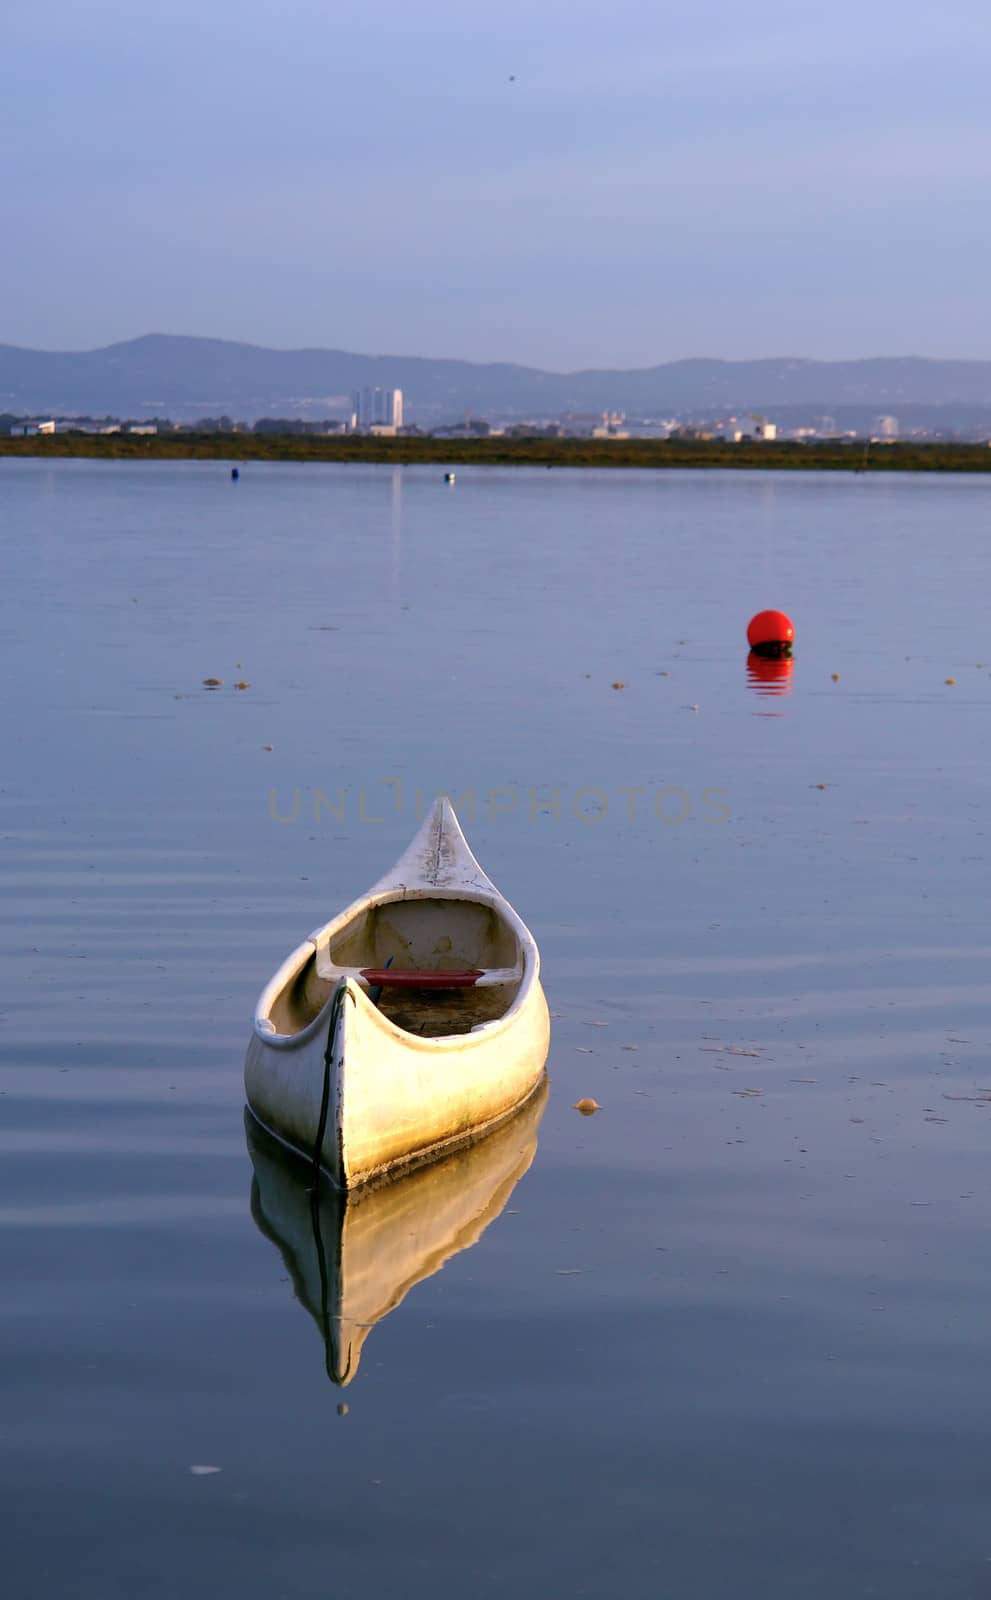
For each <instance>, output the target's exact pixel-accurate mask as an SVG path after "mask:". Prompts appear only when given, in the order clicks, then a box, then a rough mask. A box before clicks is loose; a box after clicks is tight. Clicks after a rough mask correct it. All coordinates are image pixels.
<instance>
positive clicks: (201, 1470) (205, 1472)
mask: <svg viewBox="0 0 991 1600" xmlns="http://www.w3.org/2000/svg"><path fill="white" fill-rule="evenodd" d="M189 1470H190V1472H191V1473H192V1475H193V1477H194V1478H209V1477H210V1476H211V1474H212V1473H214V1472H223V1470H224V1469H223V1467H190V1469H189Z"/></svg>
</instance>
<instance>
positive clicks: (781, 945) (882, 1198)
mask: <svg viewBox="0 0 991 1600" xmlns="http://www.w3.org/2000/svg"><path fill="white" fill-rule="evenodd" d="M441 480H442V471H441V469H438V468H427V469H422V470H414V469H405V470H398V471H392V470H390V469H363V468H359V467H347V468H341V469H335V468H318V467H305V468H278V467H270V468H263V467H252V466H248V467H246V468H242V474H241V480H240V482H239V483H238V484H232V483H231V481H230V478H229V472H228V470H227V469H226V468H224V467H223V466H222V465H214V464H207V465H162V466H155V465H147V466H134V467H131V466H127V465H124V464H115V465H112V466H106V467H104V466H101V465H91V464H82V463H80V464H75V463H64V464H58V465H55V466H48V465H44V464H40V463H31V462H16V461H10V460H8V461H3V462H0V528H2V535H3V544H2V550H3V584H2V590H0V663H2V671H3V679H4V685H5V694H4V726H3V778H2V783H0V835H2V840H3V855H2V864H0V870H2V889H3V899H2V911H0V915H2V926H0V940H2V954H3V963H2V980H0V982H2V991H0V1152H2V1161H0V1265H2V1283H3V1293H2V1298H0V1374H2V1378H0V1381H2V1384H3V1399H2V1405H0V1492H2V1504H3V1524H4V1541H3V1564H4V1583H5V1594H7V1595H9V1596H10V1597H11V1600H20V1597H21V1596H25V1597H28V1596H30V1597H34V1596H38V1595H46V1596H49V1595H50V1596H59V1597H60V1596H63V1595H64V1596H71V1597H72V1600H118V1597H120V1600H132V1597H133V1596H135V1595H139V1594H140V1595H143V1596H148V1597H154V1600H172V1597H180V1596H181V1597H183V1600H190V1597H192V1600H198V1597H200V1596H208V1595H209V1596H214V1595H217V1594H221V1593H237V1594H238V1595H240V1596H241V1597H243V1600H255V1597H258V1600H262V1597H265V1600H268V1597H276V1596H283V1595H285V1596H293V1597H296V1596H300V1597H306V1600H309V1597H318V1596H319V1597H324V1596H328V1597H329V1596H334V1597H335V1600H337V1597H341V1596H352V1595H353V1596H361V1597H363V1600H367V1597H368V1596H373V1597H374V1596H378V1595H384V1594H404V1595H411V1596H421V1595H422V1596H427V1595H430V1596H434V1595H436V1594H437V1593H443V1594H448V1595H454V1596H458V1597H460V1596H475V1595H488V1594H492V1595H504V1594H507V1593H513V1594H516V1595H521V1596H526V1597H529V1596H534V1597H536V1596H543V1595H547V1594H561V1595H569V1596H595V1597H603V1600H605V1597H610V1600H611V1597H614V1596H623V1597H636V1600H639V1597H644V1600H647V1597H650V1600H654V1597H663V1600H668V1597H670V1600H738V1597H740V1596H750V1595H753V1596H759V1597H761V1600H794V1597H795V1596H797V1595H800V1596H802V1597H803V1600H820V1597H821V1600H835V1597H836V1596H839V1595H845V1596H879V1597H891V1600H914V1597H923V1596H924V1597H930V1596H931V1597H934V1600H935V1597H939V1600H945V1597H986V1596H987V1595H989V1594H991V1530H989V1527H988V1521H987V1503H988V1496H989V1492H991V1467H989V1465H988V1462H989V1458H991V1391H989V1386H988V1382H987V1364H988V1358H989V1353H991V1277H989V1273H988V1268H987V1216H988V1204H989V1198H991V1173H989V1163H988V1146H989V1140H991V1126H989V1124H991V1067H989V1047H991V1017H989V1014H988V999H987V964H988V956H989V953H991V937H989V934H988V929H987V904H988V895H987V852H988V837H987V829H988V817H989V800H991V795H989V765H988V756H987V751H988V735H989V729H991V633H989V629H988V624H987V606H986V596H987V594H988V592H989V588H991V540H989V539H988V527H989V519H991V499H989V490H988V488H987V486H986V485H985V484H983V483H981V482H978V481H975V480H972V479H952V478H935V479H928V478H926V479H924V478H919V479H913V478H910V477H906V476H900V475H896V476H892V477H890V478H885V477H873V476H872V477H850V478H846V477H842V478H841V477H839V476H836V477H833V476H821V477H813V476H810V477H808V478H799V477H793V476H784V475H782V476H775V475H773V474H768V475H766V476H764V475H756V474H755V475H752V476H748V475H745V474H742V473H741V474H723V475H721V474H718V473H712V474H707V473H702V474H691V473H682V474H674V473H672V474H670V475H668V476H663V475H657V476H652V475H650V474H634V473H618V474H615V475H610V474H605V473H603V474H596V473H582V474H569V473H566V472H559V471H554V472H546V471H532V472H531V471H526V470H519V471H506V472H495V471H485V470H482V469H476V470H468V469H466V470H463V471H459V473H458V481H457V483H456V485H455V486H454V487H453V488H447V487H446V486H445V485H444V484H443V482H442V481H441ZM764 605H781V606H784V607H785V608H786V609H787V610H788V611H789V612H790V613H791V614H792V616H793V617H794V618H795V620H796V624H797V629H798V646H797V654H796V658H795V661H794V667H793V671H792V673H791V675H790V676H788V677H777V676H775V675H774V674H773V673H772V674H771V675H768V673H767V672H766V671H762V672H760V673H757V674H755V673H754V671H753V670H749V671H748V665H747V660H746V650H745V648H744V647H741V640H742V637H743V630H744V627H745V624H746V621H747V618H748V617H749V615H750V614H751V613H752V612H753V611H755V610H757V609H759V608H760V607H762V606H764ZM982 663H983V664H982ZM833 673H839V675H840V676H839V680H838V681H835V682H834V681H833V679H832V677H831V674H833ZM209 676H216V677H219V678H222V679H223V680H224V684H223V687H222V688H221V689H218V690H216V691H214V692H211V691H209V690H206V689H204V688H202V687H201V680H202V679H204V678H206V677H209ZM947 678H955V680H956V682H955V684H953V685H948V684H946V683H945V682H944V680H945V679H947ZM242 680H243V681H247V682H248V683H249V684H250V688H248V689H245V690H237V689H235V688H234V684H235V683H236V682H238V681H242ZM615 682H622V683H623V684H624V685H625V687H623V688H622V689H614V688H612V687H611V685H612V684H613V683H615ZM267 746H271V747H272V748H271V749H270V750H269V749H268V748H266V747H267ZM441 789H443V790H447V791H448V792H450V793H452V794H453V795H454V796H455V798H456V803H457V804H458V809H459V814H460V816H461V819H462V822H463V823H464V825H465V828H466V831H467V832H468V834H469V836H470V839H471V842H472V844H473V846H474V848H475V850H476V853H477V854H478V856H479V858H480V859H481V861H482V863H483V865H484V866H485V868H486V869H487V870H488V871H489V872H490V874H491V875H492V877H493V878H494V879H495V880H496V882H498V883H499V884H500V886H501V887H502V888H503V889H504V890H505V892H506V893H507V895H508V896H509V898H510V899H511V900H512V902H513V903H514V904H515V905H516V906H517V908H518V909H519V910H520V911H521V913H522V915H523V916H524V917H525V919H526V920H527V922H528V923H529V924H530V926H531V927H532V929H533V931H534V932H535V934H536V936H537V939H538V941H539V943H540V946H541V950H542V954H543V960H544V972H545V981H546V988H547V992H548V997H549V1001H550V1005H551V1009H552V1012H553V1013H554V1014H555V1020H554V1023H553V1030H554V1031H553V1037H552V1044H551V1055H550V1061H549V1065H550V1072H551V1089H550V1095H549V1097H548V1100H547V1103H546V1107H545V1108H544V1109H543V1114H542V1118H540V1119H539V1127H537V1128H532V1129H529V1130H522V1131H521V1133H520V1143H519V1147H518V1148H517V1149H515V1150H509V1149H508V1148H507V1149H504V1150H502V1151H496V1152H495V1154H494V1155H490V1157H489V1167H488V1168H485V1166H484V1163H483V1166H482V1168H479V1167H478V1165H477V1163H476V1164H475V1165H472V1166H470V1167H469V1168H468V1169H466V1171H465V1173H464V1174H463V1175H459V1174H457V1173H455V1174H453V1176H451V1175H448V1177H447V1178H445V1176H444V1175H443V1174H441V1175H439V1176H438V1178H437V1183H438V1184H439V1185H442V1184H443V1183H445V1182H446V1183H447V1188H446V1189H445V1191H444V1193H445V1194H446V1195H447V1197H448V1199H450V1197H451V1195H452V1194H453V1195H454V1197H455V1200H457V1199H458V1197H459V1196H461V1195H462V1194H464V1193H467V1189H466V1187H465V1186H466V1185H469V1184H473V1185H474V1186H475V1190H477V1197H478V1199H477V1206H476V1212H477V1213H478V1215H479V1216H481V1223H480V1224H479V1225H478V1226H475V1228H474V1232H475V1233H476V1234H477V1235H478V1237H477V1241H476V1242H475V1243H474V1244H472V1245H471V1247H470V1248H461V1249H460V1253H455V1254H454V1255H452V1256H451V1258H450V1259H449V1260H448V1262H447V1264H446V1266H444V1268H443V1270H442V1271H440V1272H439V1273H437V1274H436V1275H434V1276H431V1277H427V1278H425V1279H423V1281H420V1282H418V1283H415V1284H414V1286H413V1287H411V1288H410V1289H409V1292H408V1294H407V1295H406V1297H405V1299H403V1300H402V1303H401V1304H399V1305H398V1307H397V1308H396V1309H395V1310H393V1311H392V1312H391V1314H390V1315H388V1316H387V1317H385V1318H384V1319H383V1320H381V1321H380V1322H378V1324H377V1325H376V1326H367V1325H365V1326H357V1325H356V1328H355V1329H354V1330H353V1331H354V1336H355V1339H356V1341H357V1343H358V1344H360V1352H359V1354H360V1366H359V1367H358V1370H357V1371H356V1372H354V1374H353V1376H352V1379H351V1382H350V1383H349V1384H348V1386H347V1387H346V1388H341V1387H338V1386H336V1385H335V1384H334V1383H333V1382H332V1381H331V1379H330V1378H329V1377H328V1373H327V1368H328V1366H329V1367H330V1369H331V1371H334V1370H335V1368H334V1351H333V1349H331V1348H330V1345H329V1343H328V1341H327V1340H326V1339H325V1334H326V1333H327V1326H326V1324H324V1323H322V1320H321V1311H322V1308H321V1303H320V1275H319V1272H318V1271H317V1266H318V1263H316V1261H315V1258H314V1257H313V1255H312V1250H311V1251H310V1253H309V1254H308V1253H307V1250H308V1241H307V1234H306V1229H305V1228H304V1227H302V1226H299V1219H300V1216H301V1215H304V1214H305V1185H304V1190H303V1193H302V1198H301V1192H300V1190H299V1186H298V1184H297V1185H296V1186H295V1187H294V1178H293V1173H292V1170H290V1171H289V1172H288V1173H287V1172H286V1171H285V1170H284V1168H281V1167H279V1166H278V1164H275V1165H274V1166H273V1165H271V1164H266V1157H265V1153H264V1152H262V1153H261V1155H258V1154H257V1153H255V1164H256V1167H257V1169H258V1175H257V1177H255V1176H254V1173H255V1168H253V1165H252V1151H251V1150H249V1146H248V1142H247V1140H246V1136H245V1129H244V1124H243V1120H242V1104H243V1096H242V1084H241V1066H242V1058H243V1050H244V1046H245V1043H246V1037H247V1031H248V1023H249V1018H250V1015H251V1011H252V1007H253V1004H254V1000H255V997H256V994H257V992H258V990H259V989H260V987H261V986H262V983H263V982H264V981H265V980H266V979H267V977H268V976H269V975H270V973H271V972H272V971H273V970H274V968H275V966H276V965H277V963H278V962H279V961H281V959H282V957H283V956H284V954H285V953H286V952H287V951H288V949H289V948H290V947H291V946H292V945H294V944H295V943H297V942H298V940H299V938H301V937H302V936H303V935H304V934H305V933H306V932H307V931H308V930H309V929H310V928H311V927H313V926H315V925H317V924H318V923H320V922H322V921H324V920H325V919H326V918H327V917H328V916H329V915H330V914H331V912H332V911H334V910H336V909H338V908H339V907H340V906H341V905H342V904H344V903H345V902H346V901H347V900H349V899H350V898H351V897H352V896H353V895H355V894H356V893H358V892H359V891H361V890H362V889H364V888H365V887H367V885H368V884H369V883H370V882H371V881H372V880H373V879H374V878H376V877H378V876H379V874H380V873H381V871H382V870H383V869H384V868H385V867H386V866H387V865H389V863H390V862H391V861H392V860H393V859H394V858H395V857H396V856H397V855H398V854H399V852H400V850H401V848H402V847H403V846H404V845H405V844H406V842H407V841H408V838H409V837H410V835H411V834H412V832H413V830H414V827H415V825H416V818H417V810H418V806H419V805H422V801H421V800H419V799H418V791H420V792H421V794H422V795H423V796H429V795H432V794H433V793H435V792H437V791H438V790H441ZM277 819H281V820H277ZM584 1095H591V1096H594V1097H595V1098H596V1099H597V1100H598V1101H600V1102H601V1105H602V1107H603V1110H602V1111H601V1113H600V1114H599V1115H597V1116H595V1117H594V1118H590V1119H587V1120H586V1119H583V1118H582V1117H580V1116H579V1115H578V1114H577V1113H576V1112H575V1111H574V1110H572V1109H571V1107H572V1104H573V1102H574V1101H575V1100H576V1099H577V1098H579V1096H584ZM538 1111H539V1108H538ZM533 1135H535V1136H536V1138H537V1140H538V1145H537V1149H536V1153H535V1154H534V1153H533V1148H532V1139H533ZM528 1141H529V1143H528ZM531 1158H532V1159H531ZM528 1161H529V1163H530V1164H529V1168H528V1170H527V1162H528ZM253 1183H254V1192H253ZM439 1192H440V1191H439V1189H438V1190H431V1189H430V1187H429V1186H427V1188H426V1189H425V1190H424V1191H423V1192H422V1193H421V1194H420V1195H419V1196H417V1197H414V1199H411V1201H410V1209H409V1217H410V1218H412V1219H413V1220H412V1222H409V1223H408V1224H407V1222H406V1221H404V1220H403V1218H402V1217H401V1218H400V1221H399V1223H398V1224H397V1223H395V1221H394V1219H391V1218H390V1216H389V1215H386V1214H384V1213H383V1214H381V1215H378V1216H376V1215H373V1214H371V1213H368V1214H367V1217H366V1223H367V1226H366V1229H365V1232H364V1234H363V1235H359V1234H358V1233H355V1234H354V1236H353V1240H352V1242H351V1243H349V1245H348V1249H349V1250H353V1252H354V1254H355V1255H356V1256H357V1257H362V1252H363V1251H364V1252H365V1256H364V1258H363V1260H364V1261H367V1259H368V1258H369V1252H370V1256H371V1258H372V1259H374V1260H379V1259H382V1256H381V1249H380V1241H381V1240H382V1239H383V1238H385V1239H387V1240H388V1241H389V1242H390V1243H391V1244H393V1245H395V1243H396V1241H397V1239H400V1240H401V1238H402V1237H403V1233H402V1230H403V1228H406V1232H407V1235H408V1236H409V1237H410V1238H411V1239H412V1236H413V1234H414V1233H415V1232H416V1229H422V1230H424V1231H425V1234H429V1230H430V1227H431V1225H432V1219H436V1217H437V1216H438V1215H439V1212H438V1209H437V1207H438V1201H437V1194H438V1193H439ZM486 1205H487V1206H488V1211H487V1212H485V1211H484V1208H485V1206H486ZM301 1207H302V1208H303V1210H302V1211H301V1209H300V1208H301ZM500 1207H501V1208H502V1209H501V1210H500ZM483 1212H484V1215H483V1214H482V1213H483ZM496 1213H498V1214H496ZM474 1214H475V1213H473V1215H474ZM486 1223H487V1226H486V1225H485V1224H486ZM329 1225H330V1227H331V1228H332V1227H333V1225H334V1224H333V1219H330V1224H329ZM397 1228H398V1230H399V1231H398V1233H397ZM390 1230H391V1231H390ZM471 1232H472V1229H471V1228H469V1229H468V1233H469V1234H471ZM369 1240H371V1244H370V1245H369V1243H368V1241H369ZM376 1241H379V1243H377V1242H376ZM451 1242H452V1241H451V1240H448V1244H449V1245H450V1244H451ZM309 1243H310V1244H312V1240H310V1241H309ZM459 1244H460V1245H462V1246H463V1245H465V1244H470V1239H469V1238H468V1237H466V1236H465V1235H464V1234H462V1235H461V1236H458V1237H456V1238H455V1239H454V1241H453V1246H454V1247H457V1246H458V1245H459ZM412 1248H413V1246H412V1245H411V1249H412ZM376 1252H378V1253H376ZM414 1254H415V1251H414ZM359 1264H361V1263H359ZM415 1265H416V1262H415V1260H414V1261H413V1266H414V1268H415ZM413 1275H414V1276H415V1272H414V1273H413ZM373 1309H374V1308H373ZM379 1309H381V1307H380V1308H379ZM366 1312H367V1308H366ZM362 1320H363V1319H362V1317H360V1316H359V1317H358V1318H357V1323H361V1322H362ZM364 1320H365V1321H368V1320H371V1312H368V1313H367V1316H366V1318H365V1319H364ZM342 1407H346V1408H347V1409H346V1410H343V1409H341V1408H342ZM196 1466H199V1467H203V1466H211V1467H217V1468H220V1469H221V1470H220V1471H219V1472H211V1473H194V1472H192V1471H191V1470H190V1469H191V1468H192V1467H196Z"/></svg>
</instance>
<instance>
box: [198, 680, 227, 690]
mask: <svg viewBox="0 0 991 1600" xmlns="http://www.w3.org/2000/svg"><path fill="white" fill-rule="evenodd" d="M223 681H224V680H223V678H204V679H203V687H204V689H219V688H221V686H222V685H223Z"/></svg>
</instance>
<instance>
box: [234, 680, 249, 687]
mask: <svg viewBox="0 0 991 1600" xmlns="http://www.w3.org/2000/svg"><path fill="white" fill-rule="evenodd" d="M234 687H235V689H250V688H251V685H250V683H246V682H245V681H244V679H243V678H242V679H241V682H240V683H236V684H235V685H234Z"/></svg>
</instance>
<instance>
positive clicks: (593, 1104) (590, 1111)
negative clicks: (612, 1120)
mask: <svg viewBox="0 0 991 1600" xmlns="http://www.w3.org/2000/svg"><path fill="white" fill-rule="evenodd" d="M571 1109H572V1111H580V1112H581V1114H582V1116H583V1117H594V1116H595V1113H596V1112H597V1111H601V1110H602V1107H601V1106H600V1104H599V1102H598V1100H593V1099H592V1098H591V1096H590V1095H588V1096H586V1097H585V1098H584V1099H582V1100H576V1101H575V1103H574V1105H573V1106H572V1108H571Z"/></svg>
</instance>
